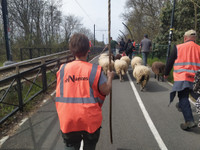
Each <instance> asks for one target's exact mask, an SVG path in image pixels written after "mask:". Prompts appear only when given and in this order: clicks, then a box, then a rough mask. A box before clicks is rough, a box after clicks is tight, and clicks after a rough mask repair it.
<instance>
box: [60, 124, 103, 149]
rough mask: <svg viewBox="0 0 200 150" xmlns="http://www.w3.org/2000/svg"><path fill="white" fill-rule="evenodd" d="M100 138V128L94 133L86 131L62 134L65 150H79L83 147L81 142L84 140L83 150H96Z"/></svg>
mask: <svg viewBox="0 0 200 150" xmlns="http://www.w3.org/2000/svg"><path fill="white" fill-rule="evenodd" d="M61 133H62V132H61ZM99 136H100V128H99V129H97V130H96V131H95V132H94V133H88V132H86V131H77V132H70V133H62V137H63V140H64V143H65V150H79V148H80V146H81V140H83V150H95V147H96V144H97V142H98V140H99Z"/></svg>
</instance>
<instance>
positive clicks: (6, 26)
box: [1, 0, 13, 65]
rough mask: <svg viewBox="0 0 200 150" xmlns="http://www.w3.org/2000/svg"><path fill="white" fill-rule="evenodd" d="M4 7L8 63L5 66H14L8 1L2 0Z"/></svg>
mask: <svg viewBox="0 0 200 150" xmlns="http://www.w3.org/2000/svg"><path fill="white" fill-rule="evenodd" d="M1 6H2V14H3V23H4V35H5V43H6V55H7V61H6V62H4V65H9V64H12V63H13V62H12V53H11V49H10V39H9V32H10V29H9V22H8V10H7V1H6V0H1Z"/></svg>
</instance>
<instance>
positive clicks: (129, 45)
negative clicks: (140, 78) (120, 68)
mask: <svg viewBox="0 0 200 150" xmlns="http://www.w3.org/2000/svg"><path fill="white" fill-rule="evenodd" d="M132 52H133V43H132V42H131V39H128V41H127V43H126V55H127V56H128V57H129V58H130V59H132Z"/></svg>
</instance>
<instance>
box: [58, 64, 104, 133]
mask: <svg viewBox="0 0 200 150" xmlns="http://www.w3.org/2000/svg"><path fill="white" fill-rule="evenodd" d="M100 74H101V67H100V66H98V65H95V64H91V63H88V62H84V61H73V62H71V63H68V64H64V65H62V66H61V67H60V69H59V71H58V72H57V86H56V99H55V100H56V109H57V113H58V117H59V121H60V129H61V131H62V132H63V133H69V132H73V131H87V132H89V133H94V132H95V131H96V130H97V129H98V128H99V127H100V126H101V123H102V111H101V106H102V104H103V102H104V99H105V96H104V95H102V94H101V93H100V92H99V90H98V82H99V78H100Z"/></svg>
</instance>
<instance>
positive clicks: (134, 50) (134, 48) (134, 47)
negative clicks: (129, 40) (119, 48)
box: [133, 42, 136, 51]
mask: <svg viewBox="0 0 200 150" xmlns="http://www.w3.org/2000/svg"><path fill="white" fill-rule="evenodd" d="M133 46H134V49H133V51H136V50H135V42H133Z"/></svg>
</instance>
